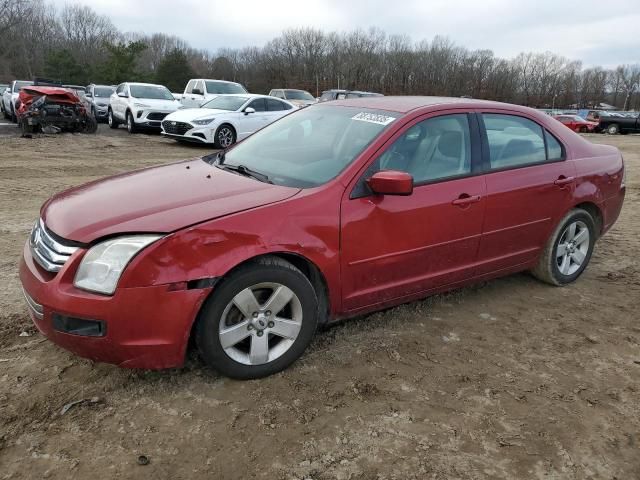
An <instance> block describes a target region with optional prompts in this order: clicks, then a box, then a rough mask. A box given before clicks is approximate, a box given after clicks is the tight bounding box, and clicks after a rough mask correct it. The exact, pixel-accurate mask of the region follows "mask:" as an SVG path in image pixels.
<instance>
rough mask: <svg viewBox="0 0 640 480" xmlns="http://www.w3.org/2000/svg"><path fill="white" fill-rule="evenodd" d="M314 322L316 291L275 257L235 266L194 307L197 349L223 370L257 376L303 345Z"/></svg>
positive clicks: (236, 375) (285, 361)
mask: <svg viewBox="0 0 640 480" xmlns="http://www.w3.org/2000/svg"><path fill="white" fill-rule="evenodd" d="M317 323H318V299H317V297H316V292H315V290H314V288H313V286H312V285H311V283H310V282H309V280H308V279H307V277H305V276H304V274H303V273H302V272H301V271H300V270H298V269H297V268H296V267H294V266H293V265H292V264H290V263H289V262H286V261H284V260H282V259H280V258H276V257H273V258H268V257H267V258H263V259H260V260H258V261H256V262H251V263H248V264H246V265H243V266H241V267H239V268H238V269H237V270H236V271H235V272H234V273H232V274H231V275H230V276H229V277H228V278H226V279H224V280H223V281H222V282H221V283H220V284H219V285H216V287H215V288H214V290H213V292H212V294H211V296H210V297H209V299H208V300H207V302H206V303H205V305H204V306H203V308H202V311H201V312H200V315H199V318H198V323H197V325H196V331H195V340H196V345H197V347H198V350H199V352H200V355H201V356H202V358H203V359H204V360H205V362H206V363H208V364H209V365H210V366H212V367H213V368H215V369H216V370H218V371H219V372H220V373H222V374H223V375H226V376H228V377H231V378H237V379H250V378H261V377H266V376H268V375H271V374H274V373H276V372H279V371H281V370H283V369H285V368H286V367H288V366H289V365H290V364H291V363H293V362H294V361H295V360H296V359H297V358H298V357H300V356H301V355H302V353H303V352H304V351H305V349H306V348H307V346H308V345H309V343H310V342H311V339H312V338H313V335H314V334H315V331H316V327H317Z"/></svg>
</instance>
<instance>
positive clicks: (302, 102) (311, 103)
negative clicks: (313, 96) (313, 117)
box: [287, 100, 317, 106]
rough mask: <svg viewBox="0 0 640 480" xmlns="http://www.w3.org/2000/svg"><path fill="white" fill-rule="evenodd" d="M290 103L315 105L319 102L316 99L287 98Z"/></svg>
mask: <svg viewBox="0 0 640 480" xmlns="http://www.w3.org/2000/svg"><path fill="white" fill-rule="evenodd" d="M287 101H288V102H289V103H293V104H294V105H298V106H300V105H304V106H307V105H313V104H314V103H317V102H316V101H315V100H287Z"/></svg>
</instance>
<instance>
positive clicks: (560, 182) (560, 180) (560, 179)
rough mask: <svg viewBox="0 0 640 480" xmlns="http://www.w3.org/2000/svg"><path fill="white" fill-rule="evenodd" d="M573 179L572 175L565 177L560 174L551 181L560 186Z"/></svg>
mask: <svg viewBox="0 0 640 480" xmlns="http://www.w3.org/2000/svg"><path fill="white" fill-rule="evenodd" d="M574 180H575V178H574V177H565V176H564V175H561V176H560V177H558V179H557V180H556V181H555V182H553V183H554V184H555V185H558V186H560V187H562V186H564V185H567V184H568V183H571V182H573V181H574Z"/></svg>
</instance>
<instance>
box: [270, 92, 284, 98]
mask: <svg viewBox="0 0 640 480" xmlns="http://www.w3.org/2000/svg"><path fill="white" fill-rule="evenodd" d="M273 96H274V97H278V98H284V92H283V91H282V90H274V91H273Z"/></svg>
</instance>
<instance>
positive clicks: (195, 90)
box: [191, 88, 204, 95]
mask: <svg viewBox="0 0 640 480" xmlns="http://www.w3.org/2000/svg"><path fill="white" fill-rule="evenodd" d="M191 93H193V94H194V95H204V92H203V91H202V90H200V89H199V88H194V89H193V90H191Z"/></svg>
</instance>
